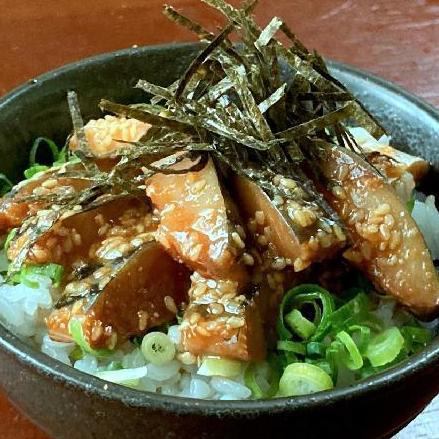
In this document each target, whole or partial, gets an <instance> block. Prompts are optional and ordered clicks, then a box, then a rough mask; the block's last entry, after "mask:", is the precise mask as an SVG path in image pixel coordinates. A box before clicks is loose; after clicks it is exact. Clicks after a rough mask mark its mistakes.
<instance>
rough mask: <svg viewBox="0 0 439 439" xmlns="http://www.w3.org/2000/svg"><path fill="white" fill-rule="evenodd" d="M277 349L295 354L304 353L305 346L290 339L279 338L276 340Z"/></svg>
mask: <svg viewBox="0 0 439 439" xmlns="http://www.w3.org/2000/svg"><path fill="white" fill-rule="evenodd" d="M277 350H278V351H287V352H294V353H295V354H299V355H305V354H306V347H305V346H304V345H303V344H302V343H298V342H296V341H291V340H279V341H278V342H277Z"/></svg>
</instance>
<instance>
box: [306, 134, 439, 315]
mask: <svg viewBox="0 0 439 439" xmlns="http://www.w3.org/2000/svg"><path fill="white" fill-rule="evenodd" d="M314 153H315V154H314V156H315V159H316V164H317V165H318V168H319V171H320V172H321V177H323V180H324V185H325V188H326V197H327V200H328V202H329V203H330V204H331V206H332V207H333V209H334V210H335V211H336V212H337V213H338V214H339V216H340V218H341V219H342V220H343V221H344V224H345V227H346V229H347V230H348V231H349V235H350V236H349V237H350V241H351V243H352V247H351V248H350V249H348V250H347V251H346V252H345V253H344V256H345V258H347V259H348V260H349V261H351V262H352V263H353V264H355V265H356V266H357V267H358V268H359V269H360V270H362V271H363V272H364V273H365V274H366V275H367V277H368V278H369V279H370V280H371V281H372V282H373V283H374V284H375V285H376V287H377V288H378V289H379V290H381V291H383V292H386V293H387V294H390V295H392V296H394V297H395V298H396V299H397V300H398V301H399V302H401V303H402V304H403V305H405V306H407V307H408V308H410V309H411V310H412V311H413V312H414V313H416V314H417V315H419V316H421V317H429V316H433V315H435V314H436V313H437V312H438V311H439V280H438V275H437V272H436V269H435V267H434V265H433V262H432V259H431V256H430V253H429V251H428V249H427V247H426V244H425V241H424V239H423V237H422V234H421V232H420V231H419V229H418V227H417V226H416V223H415V222H414V220H413V219H412V217H411V215H410V213H409V212H408V210H407V209H406V207H405V205H404V204H403V203H402V202H401V201H400V199H399V198H398V196H397V195H396V193H395V191H394V190H393V188H392V187H391V186H390V185H389V184H388V183H387V182H386V181H384V179H383V178H382V177H381V176H379V175H378V174H377V173H376V172H375V171H374V169H372V168H371V166H370V165H369V164H368V163H366V162H365V161H364V160H362V159H361V158H360V157H359V156H358V155H356V154H354V153H352V152H350V151H349V150H347V149H341V148H339V147H337V146H333V145H329V144H325V143H323V142H320V143H319V146H316V147H315V150H314Z"/></svg>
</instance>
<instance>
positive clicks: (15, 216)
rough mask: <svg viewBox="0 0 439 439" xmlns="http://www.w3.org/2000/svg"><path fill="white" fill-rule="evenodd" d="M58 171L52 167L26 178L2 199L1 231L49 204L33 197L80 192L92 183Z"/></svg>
mask: <svg viewBox="0 0 439 439" xmlns="http://www.w3.org/2000/svg"><path fill="white" fill-rule="evenodd" d="M58 172H59V169H56V170H52V169H51V170H48V171H46V172H43V173H39V174H37V175H35V176H34V177H33V178H31V179H29V180H24V181H22V182H21V183H19V184H17V185H16V186H15V187H14V188H13V190H12V191H11V192H10V193H9V194H7V195H5V196H4V197H3V198H2V199H1V200H0V233H5V232H7V231H8V230H10V229H12V228H14V227H20V226H21V224H22V223H23V221H24V220H25V219H26V218H27V217H28V216H31V215H35V214H36V213H37V212H38V211H39V210H41V209H44V208H45V207H46V206H47V205H48V202H47V201H42V200H37V199H36V200H32V199H31V197H33V196H34V197H40V196H42V195H45V196H50V195H52V196H53V197H55V198H56V197H57V196H65V195H68V194H69V193H72V192H79V191H81V190H83V189H85V188H87V187H89V185H90V183H89V182H88V181H86V180H81V179H75V178H69V177H65V176H62V175H59V174H58Z"/></svg>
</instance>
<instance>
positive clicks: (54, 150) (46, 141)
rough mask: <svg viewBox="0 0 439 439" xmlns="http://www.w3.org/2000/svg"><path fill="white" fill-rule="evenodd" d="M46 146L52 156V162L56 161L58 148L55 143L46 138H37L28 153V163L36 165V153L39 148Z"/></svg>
mask: <svg viewBox="0 0 439 439" xmlns="http://www.w3.org/2000/svg"><path fill="white" fill-rule="evenodd" d="M42 145H46V147H47V148H48V149H49V151H50V152H51V154H52V162H55V161H56V160H58V156H59V151H58V147H57V146H56V143H55V142H54V141H53V140H51V139H48V138H47V137H37V138H36V139H35V141H34V143H33V145H32V148H31V150H30V153H29V163H30V165H31V167H32V166H34V165H38V163H37V161H36V158H37V152H38V150H39V149H40V146H42Z"/></svg>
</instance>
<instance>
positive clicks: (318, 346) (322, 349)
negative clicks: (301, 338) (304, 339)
mask: <svg viewBox="0 0 439 439" xmlns="http://www.w3.org/2000/svg"><path fill="white" fill-rule="evenodd" d="M325 353H326V346H325V345H324V344H323V343H321V342H319V341H310V342H309V343H307V345H306V355H307V356H308V357H310V358H319V357H325Z"/></svg>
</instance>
